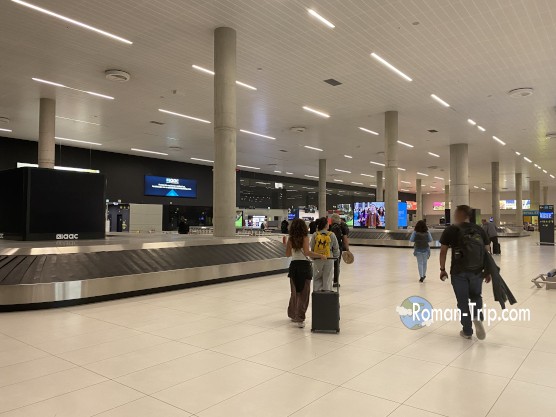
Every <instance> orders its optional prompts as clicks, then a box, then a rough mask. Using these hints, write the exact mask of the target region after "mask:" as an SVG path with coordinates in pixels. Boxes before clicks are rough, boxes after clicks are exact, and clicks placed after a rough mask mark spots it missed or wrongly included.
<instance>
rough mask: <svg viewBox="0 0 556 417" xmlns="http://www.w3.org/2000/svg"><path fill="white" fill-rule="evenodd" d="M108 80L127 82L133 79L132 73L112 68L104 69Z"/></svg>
mask: <svg viewBox="0 0 556 417" xmlns="http://www.w3.org/2000/svg"><path fill="white" fill-rule="evenodd" d="M104 76H105V77H106V79H107V80H110V81H116V82H118V83H126V82H128V81H129V80H131V74H130V73H129V72H125V71H122V70H117V69H111V70H106V71H104Z"/></svg>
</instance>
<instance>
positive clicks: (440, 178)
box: [434, 177, 444, 181]
mask: <svg viewBox="0 0 556 417" xmlns="http://www.w3.org/2000/svg"><path fill="white" fill-rule="evenodd" d="M434 178H436V179H437V180H442V181H444V178H442V177H434Z"/></svg>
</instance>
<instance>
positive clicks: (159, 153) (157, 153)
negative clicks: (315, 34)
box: [131, 148, 168, 156]
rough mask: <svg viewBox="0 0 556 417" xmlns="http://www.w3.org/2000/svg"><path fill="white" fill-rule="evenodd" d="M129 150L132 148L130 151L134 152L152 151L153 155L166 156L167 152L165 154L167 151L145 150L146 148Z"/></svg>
mask: <svg viewBox="0 0 556 417" xmlns="http://www.w3.org/2000/svg"><path fill="white" fill-rule="evenodd" d="M131 150H132V151H135V152H143V153H152V154H154V155H165V156H168V154H167V153H164V152H155V151H148V150H146V149H137V148H131Z"/></svg>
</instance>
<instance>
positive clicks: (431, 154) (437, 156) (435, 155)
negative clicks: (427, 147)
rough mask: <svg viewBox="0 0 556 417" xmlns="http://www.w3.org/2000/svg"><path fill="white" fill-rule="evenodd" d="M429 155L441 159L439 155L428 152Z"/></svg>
mask: <svg viewBox="0 0 556 417" xmlns="http://www.w3.org/2000/svg"><path fill="white" fill-rule="evenodd" d="M428 154H429V155H430V156H434V157H435V158H440V155H438V154H437V153H434V152H428Z"/></svg>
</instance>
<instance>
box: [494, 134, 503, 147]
mask: <svg viewBox="0 0 556 417" xmlns="http://www.w3.org/2000/svg"><path fill="white" fill-rule="evenodd" d="M492 139H494V140H495V141H496V142H498V143H499V144H500V145H502V146H506V142H504V141H503V140H502V139H500V138H497V137H496V136H493V137H492Z"/></svg>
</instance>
